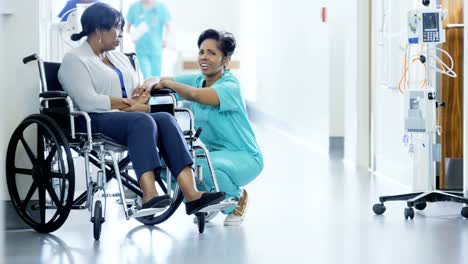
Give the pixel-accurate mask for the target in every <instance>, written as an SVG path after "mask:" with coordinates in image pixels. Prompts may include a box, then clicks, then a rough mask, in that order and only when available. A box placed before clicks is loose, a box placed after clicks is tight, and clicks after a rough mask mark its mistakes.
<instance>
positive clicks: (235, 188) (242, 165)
mask: <svg viewBox="0 0 468 264" xmlns="http://www.w3.org/2000/svg"><path fill="white" fill-rule="evenodd" d="M209 154H210V159H211V165H212V166H213V169H214V172H215V175H216V179H217V181H218V187H219V190H220V191H221V192H225V193H226V198H231V197H236V196H240V195H241V193H242V189H241V188H240V187H242V186H245V185H247V184H249V183H250V182H252V181H253V180H254V179H255V178H256V177H257V176H258V175H260V172H261V171H262V170H263V157H262V156H261V155H257V156H253V155H251V154H248V153H247V152H243V151H213V152H210V153H209ZM198 165H201V166H202V174H203V182H204V184H203V185H199V184H197V189H198V190H199V191H203V192H209V191H212V190H214V184H213V180H212V178H211V174H210V170H209V168H208V164H207V162H206V159H205V158H198V159H196V160H195V166H198ZM160 176H161V178H162V179H163V181H166V172H165V170H163V171H161V174H160ZM172 188H174V187H172ZM234 209H235V206H233V207H231V208H228V209H226V210H224V211H223V213H225V214H230V213H231V212H232V211H234Z"/></svg>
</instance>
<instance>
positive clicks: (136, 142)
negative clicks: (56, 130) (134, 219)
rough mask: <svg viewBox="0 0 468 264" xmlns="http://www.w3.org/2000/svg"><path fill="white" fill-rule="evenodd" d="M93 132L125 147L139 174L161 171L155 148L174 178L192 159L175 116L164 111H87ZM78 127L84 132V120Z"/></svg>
mask: <svg viewBox="0 0 468 264" xmlns="http://www.w3.org/2000/svg"><path fill="white" fill-rule="evenodd" d="M89 115H90V117H91V129H92V133H102V134H104V135H106V136H107V137H110V138H112V139H113V140H115V141H116V142H118V143H119V144H122V145H126V146H128V152H129V154H130V159H131V161H132V164H133V169H134V170H135V173H136V175H137V177H138V180H140V176H141V175H142V174H143V173H145V172H148V171H152V170H153V171H155V172H157V171H160V169H161V159H160V157H159V154H158V150H159V152H160V154H161V156H162V158H163V159H164V161H165V163H166V164H167V166H168V168H169V170H170V171H171V173H172V175H174V176H175V177H177V176H178V175H179V174H180V172H181V171H182V170H183V169H184V167H185V166H187V165H189V166H190V165H192V163H193V161H192V158H191V156H190V153H189V151H188V149H187V143H186V141H185V138H184V136H183V133H182V130H181V129H180V127H179V125H178V124H177V121H176V119H175V118H174V117H173V116H172V115H170V114H168V113H165V112H160V113H141V112H106V113H90V114H89ZM78 130H79V131H82V132H85V131H86V125H85V122H84V120H80V121H79V122H78Z"/></svg>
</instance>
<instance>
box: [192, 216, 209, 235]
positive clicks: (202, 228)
mask: <svg viewBox="0 0 468 264" xmlns="http://www.w3.org/2000/svg"><path fill="white" fill-rule="evenodd" d="M195 216H196V217H197V221H198V223H197V224H198V232H200V234H203V232H204V231H205V216H206V213H196V214H195Z"/></svg>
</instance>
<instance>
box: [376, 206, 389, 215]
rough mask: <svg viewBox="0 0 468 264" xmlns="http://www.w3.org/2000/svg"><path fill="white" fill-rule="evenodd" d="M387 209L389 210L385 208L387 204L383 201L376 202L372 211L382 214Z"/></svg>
mask: <svg viewBox="0 0 468 264" xmlns="http://www.w3.org/2000/svg"><path fill="white" fill-rule="evenodd" d="M385 210H387V208H385V205H384V204H383V203H376V204H374V206H372V211H374V213H375V214H376V215H381V214H383V213H385Z"/></svg>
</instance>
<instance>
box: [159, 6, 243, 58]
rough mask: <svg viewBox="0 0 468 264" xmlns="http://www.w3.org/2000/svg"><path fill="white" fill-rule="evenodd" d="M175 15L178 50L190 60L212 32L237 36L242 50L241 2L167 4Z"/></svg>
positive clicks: (173, 27) (174, 24)
mask: <svg viewBox="0 0 468 264" xmlns="http://www.w3.org/2000/svg"><path fill="white" fill-rule="evenodd" d="M162 2H164V3H165V4H166V5H167V7H168V8H169V11H170V12H171V14H172V31H173V32H174V34H175V36H174V37H175V40H174V41H175V46H176V47H177V49H178V50H180V51H182V52H183V53H184V54H187V56H193V57H196V56H197V54H198V52H197V51H198V47H197V45H196V44H197V40H198V36H199V35H200V33H201V32H202V31H203V30H205V29H208V28H214V29H218V30H226V31H229V32H231V33H233V34H234V35H235V36H236V38H237V39H238V42H239V44H240V47H239V48H240V49H242V48H241V46H242V41H241V37H240V26H239V21H240V1H234V2H233V1H229V0H198V1H187V0H163V1H162ZM238 51H239V50H237V51H236V52H238Z"/></svg>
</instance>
